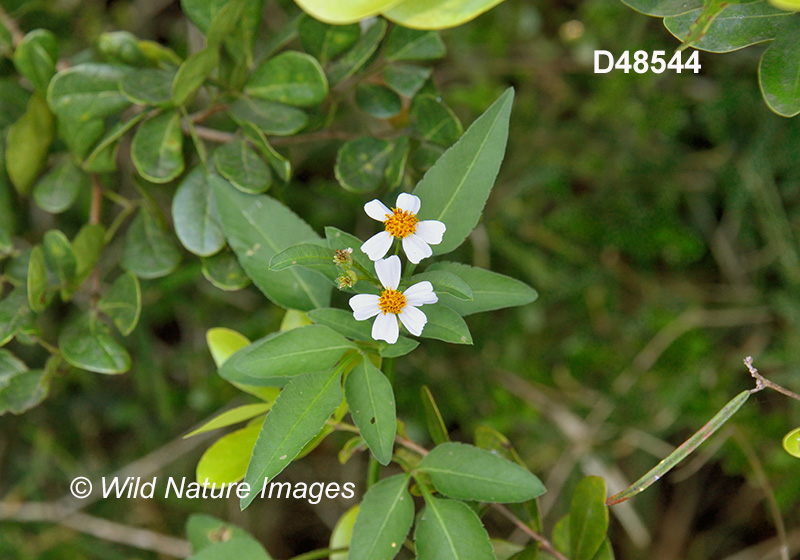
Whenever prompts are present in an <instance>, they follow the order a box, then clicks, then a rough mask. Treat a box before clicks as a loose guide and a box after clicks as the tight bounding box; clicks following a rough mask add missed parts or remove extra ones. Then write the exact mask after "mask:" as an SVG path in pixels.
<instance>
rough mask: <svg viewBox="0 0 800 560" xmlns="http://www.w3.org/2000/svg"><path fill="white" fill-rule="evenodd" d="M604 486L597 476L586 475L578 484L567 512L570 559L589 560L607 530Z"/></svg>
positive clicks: (597, 548)
mask: <svg viewBox="0 0 800 560" xmlns="http://www.w3.org/2000/svg"><path fill="white" fill-rule="evenodd" d="M605 501H606V483H605V481H604V480H603V479H602V478H600V477H599V476H587V477H586V478H584V479H583V480H581V481H580V482H579V483H578V486H577V488H575V493H574V494H573V495H572V504H571V506H570V509H569V542H570V551H571V558H573V559H574V560H592V559H593V558H594V556H595V554H597V551H598V550H599V549H600V546H601V545H602V544H603V541H604V540H605V538H606V531H607V530H608V507H606V504H605Z"/></svg>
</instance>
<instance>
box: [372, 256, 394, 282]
mask: <svg viewBox="0 0 800 560" xmlns="http://www.w3.org/2000/svg"><path fill="white" fill-rule="evenodd" d="M375 272H377V273H378V280H380V281H381V284H383V287H384V288H386V289H387V290H396V289H397V285H398V284H400V257H398V256H397V255H392V256H391V257H389V258H388V259H382V260H379V261H375Z"/></svg>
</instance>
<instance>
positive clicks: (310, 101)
mask: <svg viewBox="0 0 800 560" xmlns="http://www.w3.org/2000/svg"><path fill="white" fill-rule="evenodd" d="M245 93H247V94H248V95H250V96H252V97H257V98H259V99H266V100H267V101H275V102H278V103H283V104H285V105H295V106H298V107H309V106H312V105H317V104H319V103H321V102H322V101H323V100H324V99H325V96H327V95H328V80H327V79H326V78H325V73H324V72H323V71H322V67H321V66H320V65H319V62H317V60H316V59H315V58H314V57H313V56H309V55H307V54H305V53H301V52H297V51H286V52H283V53H281V54H279V55H277V56H275V57H273V58H270V59H269V60H267V61H266V62H264V63H263V64H261V65H260V66H259V67H258V68H256V70H255V71H254V72H253V75H252V76H251V77H250V80H249V81H248V82H247V85H246V86H245Z"/></svg>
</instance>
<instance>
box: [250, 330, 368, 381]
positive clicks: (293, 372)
mask: <svg viewBox="0 0 800 560" xmlns="http://www.w3.org/2000/svg"><path fill="white" fill-rule="evenodd" d="M251 346H252V347H251V348H250V350H249V351H248V352H247V353H246V355H244V356H242V357H240V358H239V360H238V361H237V362H236V369H238V370H239V371H240V372H242V373H244V374H246V375H248V376H250V377H253V378H257V379H263V380H265V383H266V381H269V383H268V384H269V385H274V386H280V385H283V384H285V383H287V382H289V381H290V380H291V379H292V378H294V377H296V376H298V375H300V374H303V373H308V372H312V371H321V370H324V369H328V368H330V367H333V366H334V365H335V364H336V363H337V362H338V361H339V360H340V359H341V357H342V356H343V355H344V353H345V352H347V351H348V350H352V349H355V348H356V347H355V345H354V344H353V343H352V342H350V341H349V340H347V339H346V338H344V337H343V336H342V335H340V334H338V333H336V332H334V331H333V330H331V329H329V328H328V327H324V326H322V325H307V326H305V327H301V328H299V329H292V330H290V331H285V332H281V333H278V334H276V335H275V336H274V337H271V338H270V339H269V340H265V341H263V342H256V343H253V345H251Z"/></svg>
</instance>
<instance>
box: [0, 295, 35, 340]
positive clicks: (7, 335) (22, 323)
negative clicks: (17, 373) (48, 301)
mask: <svg viewBox="0 0 800 560" xmlns="http://www.w3.org/2000/svg"><path fill="white" fill-rule="evenodd" d="M26 291H27V290H26V287H25V286H20V287H19V288H16V289H14V290H13V291H12V292H11V293H10V294H8V295H7V296H6V297H5V298H4V299H2V300H0V346H5V345H6V344H7V343H8V341H9V340H11V339H12V338H14V337H15V336H16V335H17V334H18V333H20V332H30V331H32V330H33V328H32V320H33V314H32V312H31V308H30V306H29V303H28V296H27V293H26Z"/></svg>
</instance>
